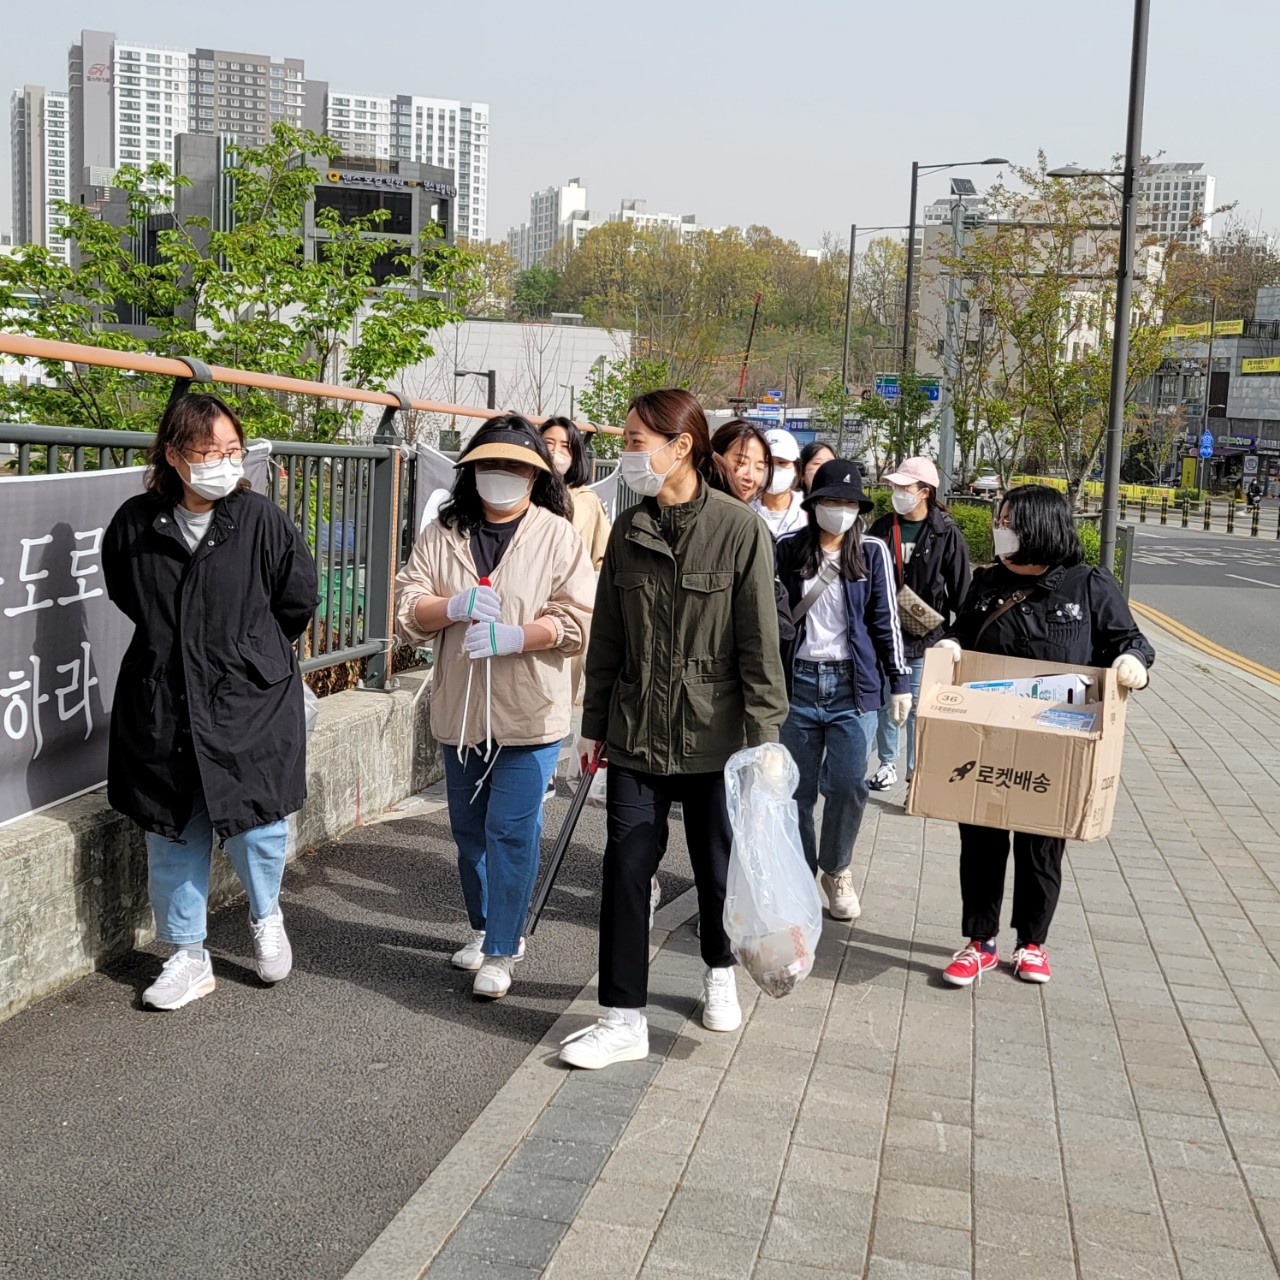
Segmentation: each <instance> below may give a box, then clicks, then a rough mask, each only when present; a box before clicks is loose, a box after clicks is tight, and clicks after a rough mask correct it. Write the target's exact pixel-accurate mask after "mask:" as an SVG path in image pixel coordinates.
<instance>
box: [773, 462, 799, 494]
mask: <svg viewBox="0 0 1280 1280" xmlns="http://www.w3.org/2000/svg"><path fill="white" fill-rule="evenodd" d="M795 482H796V469H795V468H794V467H780V466H778V464H777V463H776V462H775V463H774V464H773V479H772V480H770V481H769V492H770V493H786V491H787V490H788V489H790V488H791V487H792V485H794V484H795Z"/></svg>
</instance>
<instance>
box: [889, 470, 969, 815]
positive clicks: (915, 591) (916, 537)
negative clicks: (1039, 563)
mask: <svg viewBox="0 0 1280 1280" xmlns="http://www.w3.org/2000/svg"><path fill="white" fill-rule="evenodd" d="M885 481H886V482H887V483H888V484H889V485H890V486H891V488H892V490H893V511H892V512H891V513H890V514H888V515H884V516H881V517H880V519H879V520H877V521H876V522H875V524H873V525H872V526H871V530H870V534H871V536H872V537H873V538H879V539H880V540H881V541H882V542H884V543H885V545H886V546H888V548H889V554H890V557H891V558H892V560H893V568H894V579H895V590H896V591H897V593H898V616H899V618H900V619H901V624H902V645H903V650H904V652H905V653H906V657H907V661H908V662H909V663H910V664H911V715H910V717H909V718H908V720H907V781H908V782H909V781H910V780H911V774H912V772H913V771H914V769H915V764H916V705H917V703H918V702H919V701H920V677H921V673H922V671H923V670H924V651H925V650H926V649H927V648H928V647H929V646H930V645H931V644H934V643H935V642H936V641H938V640H940V639H942V636H943V633H944V632H945V630H946V628H947V626H948V625H949V624H950V622H951V619H952V617H953V616H954V615H955V614H957V613H959V612H960V605H961V603H962V602H963V600H964V597H965V594H966V592H967V591H968V590H969V579H970V572H969V547H968V544H967V543H966V542H965V540H964V535H963V534H962V533H961V532H960V529H959V526H958V525H957V524H956V522H955V521H954V520H953V519H952V518H951V517H950V516H949V515H948V514H947V509H946V507H944V506H943V505H942V503H940V502H939V501H938V468H937V467H935V466H934V465H933V463H932V461H930V459H928V458H908V459H907V460H906V461H905V462H903V464H902V465H901V466H900V467H898V469H897V470H896V471H894V472H893V473H892V474H891V475H887V476H885ZM885 702H886V706H887V704H888V698H887V697H886V699H885ZM899 737H900V732H899V727H898V726H897V725H896V724H894V722H893V720H892V718H891V717H890V716H889V715H888V713H887V711H886V709H885V708H884V707H882V708H881V710H880V724H879V728H878V729H877V731H876V752H877V754H878V756H879V757H880V764H879V767H878V768H877V769H876V771H875V773H874V774H873V775H872V776H871V780H870V782H869V783H868V784H867V785H868V786H869V787H870V788H871V790H872V791H888V790H889V789H890V788H891V787H893V786H896V785H897V782H898V744H899Z"/></svg>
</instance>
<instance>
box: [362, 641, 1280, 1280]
mask: <svg viewBox="0 0 1280 1280" xmlns="http://www.w3.org/2000/svg"><path fill="white" fill-rule="evenodd" d="M1156 640H1157V647H1158V649H1159V653H1160V661H1159V666H1158V667H1157V671H1156V673H1155V674H1154V677H1153V681H1152V685H1151V687H1150V688H1149V689H1148V690H1146V691H1144V692H1143V693H1141V694H1139V695H1136V696H1135V697H1134V698H1133V700H1132V701H1131V703H1130V710H1129V741H1128V744H1127V747H1126V754H1125V763H1124V772H1123V778H1122V791H1123V794H1122V796H1121V798H1120V802H1119V807H1118V810H1117V816H1116V821H1115V825H1114V827H1113V829H1112V832H1111V834H1110V836H1109V838H1108V839H1106V840H1103V841H1100V842H1098V843H1095V844H1087V845H1086V844H1073V845H1070V846H1068V854H1067V866H1066V872H1065V883H1064V888H1063V895H1062V903H1061V906H1060V908H1059V911H1058V916H1057V919H1056V920H1055V923H1054V928H1053V933H1052V937H1051V939H1050V948H1049V950H1050V955H1051V957H1052V960H1053V965H1054V979H1053V981H1052V983H1050V984H1049V985H1048V986H1046V987H1036V986H1033V985H1030V984H1023V983H1020V982H1018V981H1017V980H1015V979H1014V978H1013V977H1012V976H1011V974H1010V973H1009V971H1008V966H1007V964H1002V966H1001V968H1000V970H998V971H996V972H992V973H990V974H988V975H987V976H986V978H985V979H984V981H983V982H982V984H981V986H980V987H976V986H975V987H974V988H972V989H970V990H955V989H952V988H950V987H947V986H945V985H944V984H942V983H941V981H940V980H939V978H938V972H939V970H940V968H941V967H942V965H944V964H945V963H946V961H947V959H948V958H949V957H950V955H951V953H952V952H953V951H954V950H955V949H956V948H957V946H958V945H960V943H961V941H962V939H961V938H960V936H959V901H958V897H959V895H958V888H957V877H956V860H957V851H958V842H957V837H956V832H955V828H954V827H951V826H948V825H946V824H943V823H936V822H928V823H926V822H924V821H922V820H919V819H913V818H907V817H906V816H904V814H903V813H902V809H901V795H900V794H898V795H892V794H891V795H890V796H889V797H888V798H887V799H886V800H884V801H881V800H879V799H876V800H873V803H872V805H871V806H870V807H869V809H868V815H867V821H866V823H865V825H864V828H863V832H862V836H861V838H860V840H859V846H858V854H857V861H856V866H857V870H858V879H859V889H860V891H861V892H862V901H863V914H862V917H861V918H860V919H859V920H858V921H857V922H856V924H855V925H853V926H852V927H850V926H848V925H838V924H835V923H834V922H831V921H828V922H827V926H826V932H825V936H824V939H823V944H822V947H821V950H820V953H819V961H818V964H817V966H816V968H815V970H814V973H813V975H812V976H811V977H810V978H809V979H808V980H807V981H806V982H804V983H803V984H801V986H800V987H799V988H798V989H797V990H796V991H795V992H794V993H793V994H792V995H791V996H789V997H787V998H786V999H784V1000H781V1001H774V1000H770V999H768V998H767V997H763V996H757V993H756V991H755V989H754V988H753V987H752V986H751V984H750V981H749V979H747V978H746V977H745V975H743V974H742V973H741V971H739V978H738V989H739V994H740V996H741V997H742V999H743V1006H744V1014H745V1018H744V1023H743V1027H742V1029H741V1030H740V1031H739V1032H737V1033H734V1034H732V1035H716V1034H713V1033H711V1032H707V1031H705V1030H703V1028H702V1026H701V1024H700V1022H699V1021H698V1020H697V1017H696V1001H697V998H698V996H699V993H700V985H701V984H700V978H701V973H702V965H701V962H700V960H699V959H698V955H697V942H696V938H695V937H694V933H693V921H692V920H691V919H690V918H689V917H690V914H691V912H692V911H693V907H692V904H691V903H690V902H688V901H687V898H688V895H686V899H684V900H681V901H679V902H676V903H672V904H670V905H669V906H667V907H666V908H664V910H663V913H662V914H661V916H660V919H659V928H658V930H657V931H656V932H655V944H656V954H655V959H654V962H653V983H652V995H651V1005H650V1009H649V1014H650V1026H651V1036H650V1040H651V1049H652V1052H651V1055H650V1058H649V1059H648V1061H646V1062H643V1063H632V1064H627V1065H624V1066H619V1067H613V1068H610V1069H608V1070H606V1071H603V1072H598V1073H586V1072H577V1073H573V1072H569V1071H567V1070H565V1069H563V1068H561V1067H560V1066H559V1065H558V1063H557V1061H556V1053H555V1051H556V1048H557V1046H558V1042H559V1040H560V1039H561V1038H562V1037H563V1036H564V1035H567V1034H568V1033H569V1032H571V1031H573V1030H576V1029H578V1028H579V1027H581V1026H583V1025H585V1023H586V1022H587V1021H589V1020H590V1019H591V1018H592V1017H594V1016H595V1005H594V1002H593V997H594V992H593V991H592V989H591V988H588V989H587V990H586V991H584V992H583V995H582V997H581V998H580V999H579V1000H578V1001H577V1002H576V1003H575V1004H574V1005H573V1006H572V1007H571V1008H570V1009H569V1010H568V1012H567V1013H566V1014H565V1015H564V1017H562V1018H561V1020H560V1021H559V1023H558V1024H557V1025H556V1026H555V1027H553V1028H552V1029H551V1031H550V1032H549V1033H548V1034H547V1036H546V1037H545V1039H544V1040H543V1042H542V1043H541V1044H540V1045H539V1046H538V1047H537V1048H536V1049H535V1050H534V1052H533V1053H532V1054H531V1055H530V1057H529V1058H528V1059H527V1060H526V1062H525V1063H524V1064H523V1065H522V1066H521V1067H520V1068H519V1069H518V1070H517V1071H516V1073H515V1074H514V1075H513V1076H512V1078H511V1080H510V1082H509V1083H508V1085H507V1086H506V1087H505V1088H503V1090H502V1091H501V1092H500V1093H499V1094H498V1095H497V1096H496V1097H495V1099H494V1100H493V1102H492V1104H491V1105H490V1106H489V1108H488V1109H487V1110H486V1111H485V1112H484V1113H483V1114H482V1115H481V1117H480V1118H479V1120H478V1121H477V1122H476V1123H475V1124H474V1125H473V1126H472V1127H471V1129H470V1131H469V1132H468V1134H467V1135H466V1137H465V1138H464V1139H463V1140H462V1141H461V1142H460V1143H459V1144H458V1145H457V1146H456V1147H455V1148H454V1149H453V1150H452V1151H451V1152H450V1154H449V1155H448V1156H447V1157H446V1158H445V1160H444V1161H443V1162H442V1163H441V1164H440V1165H439V1166H438V1167H437V1168H436V1170H435V1171H434V1172H433V1174H432V1175H431V1177H430V1178H429V1179H428V1180H427V1182H426V1183H425V1184H424V1185H423V1187H422V1188H421V1190H420V1191H419V1192H418V1194H417V1195H416V1196H414V1197H413V1199H412V1200H411V1201H410V1202H409V1203H408V1204H407V1205H406V1206H405V1207H404V1209H403V1210H402V1212H401V1213H400V1214H399V1216H398V1217H397V1218H396V1219H395V1220H394V1221H393V1222H392V1223H391V1224H390V1225H389V1226H388V1228H387V1230H386V1231H385V1232H384V1233H383V1235H382V1236H381V1237H380V1238H379V1240H378V1241H377V1242H376V1243H375V1244H374V1245H373V1246H372V1248H371V1249H370V1250H369V1251H368V1253H367V1254H366V1255H365V1256H364V1258H363V1259H361V1261H360V1262H359V1263H358V1264H357V1265H356V1267H355V1268H354V1269H353V1270H352V1271H351V1273H350V1280H417V1278H418V1277H421V1276H423V1275H426V1276H427V1277H429V1280H533V1278H534V1277H537V1276H546V1277H548V1278H549V1280H602V1278H603V1280H613V1278H615V1277H616V1278H619V1280H630V1278H631V1277H637V1276H640V1277H646V1278H654V1280H656V1278H659V1277H689V1276H695V1277H696V1276H701V1277H710V1278H714V1280H739V1278H741V1280H748V1278H754V1280H805V1278H806V1277H812V1278H814V1280H816V1278H817V1277H828V1278H830V1277H859V1278H865V1280H967V1278H969V1277H977V1278H978V1280H1005V1278H1006V1277H1008V1278H1009V1280H1059V1278H1061V1280H1068V1278H1071V1277H1084V1278H1088V1280H1093V1278H1094V1277H1097V1278H1098V1280H1103V1278H1104V1277H1105V1278H1107V1280H1127V1278H1128V1277H1133V1278H1134V1280H1165V1278H1166V1277H1168V1278H1171V1280H1172V1278H1175V1277H1180V1278H1181V1280H1253V1278H1255V1277H1257V1278H1262V1277H1267V1278H1271V1277H1276V1276H1277V1275H1280V1268H1278V1267H1277V1248H1280V1087H1277V1086H1278V1084H1280V1081H1278V1079H1277V1073H1276V1066H1277V1061H1278V1060H1280V967H1278V964H1277V961H1278V958H1280V944H1278V943H1277V939H1280V690H1278V689H1276V688H1274V687H1272V686H1269V685H1266V684H1264V683H1262V682H1261V681H1257V680H1254V679H1252V678H1251V677H1247V676H1244V675H1242V674H1240V673H1239V672H1237V671H1235V670H1234V669H1232V668H1230V667H1227V666H1225V665H1222V664H1219V663H1217V662H1216V661H1213V660H1210V659H1206V658H1204V657H1202V656H1201V655H1199V654H1197V653H1195V652H1194V651H1193V650H1190V649H1187V648H1183V647H1181V646H1179V645H1177V644H1176V643H1173V642H1171V641H1168V640H1166V639H1164V638H1163V637H1161V636H1159V635H1157V636H1156ZM1010 887H1011V886H1010ZM1006 919H1007V912H1006ZM1003 943H1004V948H1005V952H1006V954H1007V952H1008V950H1009V949H1010V948H1011V945H1012V939H1011V938H1010V937H1009V936H1008V934H1007V932H1006V934H1005V936H1004V938H1003Z"/></svg>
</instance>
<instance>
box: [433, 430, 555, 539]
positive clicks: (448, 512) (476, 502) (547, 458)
mask: <svg viewBox="0 0 1280 1280" xmlns="http://www.w3.org/2000/svg"><path fill="white" fill-rule="evenodd" d="M485 427H490V428H492V427H499V428H505V429H506V430H508V431H527V432H528V433H529V435H530V437H531V438H532V440H533V441H534V445H535V448H536V450H537V453H538V456H539V457H540V458H541V459H542V461H543V462H545V463H546V464H547V470H546V471H538V470H537V469H535V470H534V473H533V492H532V493H531V494H530V495H529V501H530V502H531V503H532V505H533V506H535V507H543V508H545V509H546V510H547V511H550V512H551V514H552V515H553V516H563V517H564V518H565V519H566V520H568V519H570V518H571V514H570V513H571V512H572V510H573V508H572V507H571V506H570V505H569V494H568V492H567V491H566V489H565V487H564V481H563V480H561V479H560V475H559V473H558V472H557V471H556V469H555V468H554V467H553V466H552V465H551V455H550V454H549V453H548V452H547V446H546V445H545V444H543V443H542V436H541V435H540V434H539V432H538V430H537V428H535V427H534V425H533V423H531V422H530V421H529V420H528V419H527V418H522V417H521V416H520V415H519V414H518V413H508V414H503V415H502V416H500V417H497V418H490V419H489V421H488V422H487V423H485V426H484V427H481V428H480V429H481V431H483V430H484V429H485ZM439 519H440V523H441V524H442V525H444V527H445V528H446V529H456V530H457V531H458V532H460V533H465V534H467V535H468V536H469V535H471V534H473V533H478V532H479V531H480V530H481V529H483V528H484V523H485V521H484V503H483V502H482V501H481V500H480V490H479V489H477V488H476V469H475V466H474V465H470V464H467V463H466V462H464V463H463V465H462V466H460V467H459V468H458V472H457V476H456V477H455V479H454V482H453V493H452V494H451V495H450V497H449V500H448V502H446V503H445V504H444V506H442V507H441V508H440V517H439Z"/></svg>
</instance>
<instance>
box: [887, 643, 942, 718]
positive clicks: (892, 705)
mask: <svg viewBox="0 0 1280 1280" xmlns="http://www.w3.org/2000/svg"><path fill="white" fill-rule="evenodd" d="M942 643H943V644H949V643H950V641H947V640H944V641H943V642H942ZM910 714H911V695H910V694H909V693H891V694H890V695H889V719H890V720H892V721H893V723H894V724H896V725H898V726H899V727H901V726H902V725H904V724H906V723H907V717H908V716H909V715H910Z"/></svg>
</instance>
